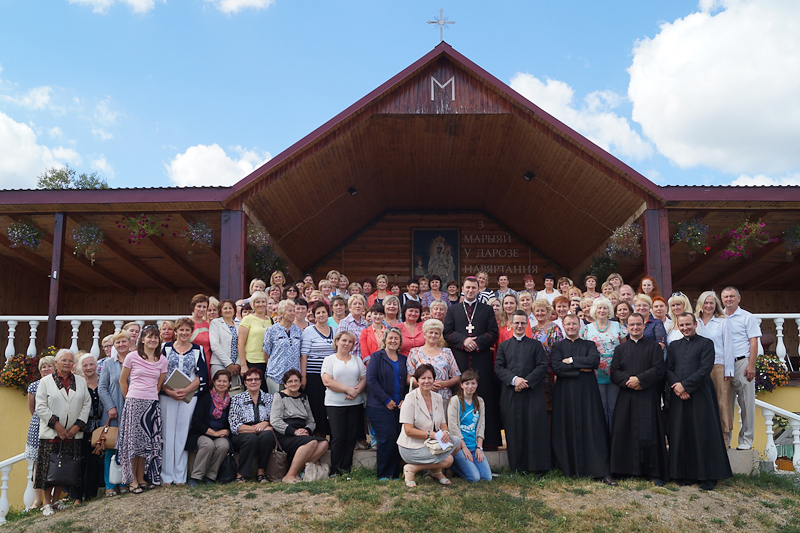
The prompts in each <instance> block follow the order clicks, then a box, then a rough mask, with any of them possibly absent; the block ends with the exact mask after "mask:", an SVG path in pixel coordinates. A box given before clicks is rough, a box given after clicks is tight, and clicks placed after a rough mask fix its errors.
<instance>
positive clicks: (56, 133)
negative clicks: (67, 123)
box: [47, 126, 64, 139]
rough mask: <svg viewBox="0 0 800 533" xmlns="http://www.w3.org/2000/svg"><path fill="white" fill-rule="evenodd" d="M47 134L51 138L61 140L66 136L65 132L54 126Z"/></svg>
mask: <svg viewBox="0 0 800 533" xmlns="http://www.w3.org/2000/svg"><path fill="white" fill-rule="evenodd" d="M47 134H48V135H50V137H52V138H53V139H60V138H62V137H63V136H64V131H63V130H62V129H61V128H59V127H58V126H53V127H52V128H50V129H49V130H47Z"/></svg>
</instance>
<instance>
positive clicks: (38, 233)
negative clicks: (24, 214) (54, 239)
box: [8, 218, 44, 252]
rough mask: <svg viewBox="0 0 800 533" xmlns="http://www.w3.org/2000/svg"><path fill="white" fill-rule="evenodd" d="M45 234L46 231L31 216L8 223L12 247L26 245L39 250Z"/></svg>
mask: <svg viewBox="0 0 800 533" xmlns="http://www.w3.org/2000/svg"><path fill="white" fill-rule="evenodd" d="M43 236H44V232H43V231H42V230H41V229H39V227H38V226H37V225H36V224H34V223H33V220H32V219H30V218H27V219H25V220H22V221H20V222H12V223H11V224H9V225H8V240H9V241H11V247H12V248H22V247H26V248H30V249H31V250H34V251H37V252H38V251H39V247H40V246H41V244H42V237H43Z"/></svg>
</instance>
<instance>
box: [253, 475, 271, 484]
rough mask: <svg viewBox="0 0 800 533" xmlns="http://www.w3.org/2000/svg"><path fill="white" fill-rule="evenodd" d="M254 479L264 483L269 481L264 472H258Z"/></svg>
mask: <svg viewBox="0 0 800 533" xmlns="http://www.w3.org/2000/svg"><path fill="white" fill-rule="evenodd" d="M256 481H258V482H259V483H266V482H268V481H269V479H267V476H265V475H264V474H259V475H258V477H257V478H256Z"/></svg>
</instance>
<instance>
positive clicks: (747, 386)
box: [721, 287, 761, 450]
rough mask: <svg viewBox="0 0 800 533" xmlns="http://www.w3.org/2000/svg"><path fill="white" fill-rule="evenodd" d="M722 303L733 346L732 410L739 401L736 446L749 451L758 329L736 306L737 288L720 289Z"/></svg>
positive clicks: (753, 406)
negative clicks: (740, 415)
mask: <svg viewBox="0 0 800 533" xmlns="http://www.w3.org/2000/svg"><path fill="white" fill-rule="evenodd" d="M721 296H722V304H723V305H724V306H725V315H726V316H727V324H728V328H729V330H730V335H731V344H732V345H733V358H734V363H733V364H734V367H733V381H732V382H731V410H733V406H734V403H735V402H736V401H737V399H738V403H739V409H740V411H741V413H742V427H741V428H739V445H738V446H737V448H736V449H737V450H749V449H751V448H752V447H753V433H754V430H753V428H754V425H755V409H756V382H755V377H756V359H757V358H758V339H759V337H761V328H759V326H758V321H757V320H756V317H754V316H753V315H752V314H751V313H749V312H747V311H745V310H744V309H742V308H741V307H739V303H740V302H741V301H742V297H741V295H740V294H739V289H737V288H736V287H725V288H724V289H723V290H722V294H721ZM732 433H733V432H729V433H727V434H726V435H725V442H726V444H727V445H728V446H729V447H730V445H731V437H732V436H733V435H732Z"/></svg>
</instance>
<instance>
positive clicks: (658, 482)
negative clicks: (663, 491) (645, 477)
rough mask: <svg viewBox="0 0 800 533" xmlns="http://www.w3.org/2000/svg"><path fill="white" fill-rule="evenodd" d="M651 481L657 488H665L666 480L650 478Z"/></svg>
mask: <svg viewBox="0 0 800 533" xmlns="http://www.w3.org/2000/svg"><path fill="white" fill-rule="evenodd" d="M650 481H652V482H653V485H655V486H656V487H663V486H664V480H663V479H661V478H658V477H653V478H650Z"/></svg>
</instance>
